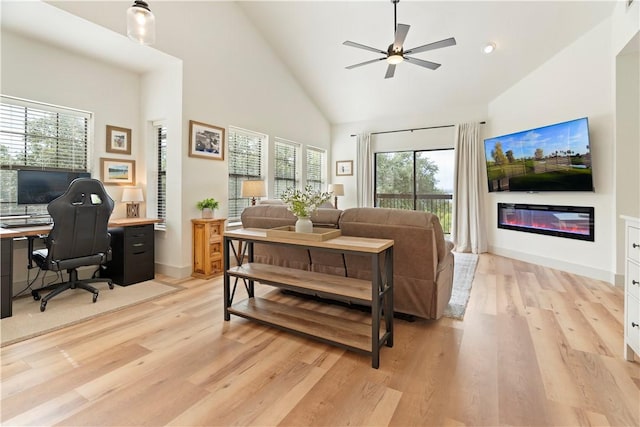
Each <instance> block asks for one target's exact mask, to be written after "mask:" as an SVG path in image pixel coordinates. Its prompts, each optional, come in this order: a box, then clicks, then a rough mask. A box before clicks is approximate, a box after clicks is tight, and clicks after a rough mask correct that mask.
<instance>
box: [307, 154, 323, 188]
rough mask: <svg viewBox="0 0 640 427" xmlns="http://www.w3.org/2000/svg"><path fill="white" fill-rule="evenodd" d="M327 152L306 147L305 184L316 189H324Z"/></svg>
mask: <svg viewBox="0 0 640 427" xmlns="http://www.w3.org/2000/svg"><path fill="white" fill-rule="evenodd" d="M326 165H327V152H326V151H325V150H321V149H319V148H313V147H307V185H310V186H311V187H313V189H314V190H317V191H326V185H325V184H326V182H327V177H326V170H327V166H326Z"/></svg>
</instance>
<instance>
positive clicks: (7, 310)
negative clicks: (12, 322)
mask: <svg viewBox="0 0 640 427" xmlns="http://www.w3.org/2000/svg"><path fill="white" fill-rule="evenodd" d="M0 242H1V244H2V253H1V255H0V276H2V277H0V280H1V281H0V305H1V306H2V307H1V308H0V317H2V318H4V317H11V298H13V274H12V271H13V240H11V239H2V240H0Z"/></svg>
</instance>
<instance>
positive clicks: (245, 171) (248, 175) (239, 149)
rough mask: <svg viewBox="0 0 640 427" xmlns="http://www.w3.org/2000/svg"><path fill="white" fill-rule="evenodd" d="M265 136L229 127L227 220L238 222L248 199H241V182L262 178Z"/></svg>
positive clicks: (247, 204)
mask: <svg viewBox="0 0 640 427" xmlns="http://www.w3.org/2000/svg"><path fill="white" fill-rule="evenodd" d="M267 141H268V138H267V135H264V134H261V133H257V132H252V131H249V130H244V129H239V128H234V127H231V126H230V127H229V219H230V220H238V219H239V218H240V214H241V213H242V210H243V209H244V208H245V207H247V206H249V202H250V201H249V199H246V198H242V194H241V188H242V181H244V180H247V179H262V178H263V175H264V174H263V170H264V164H263V151H264V150H265V149H266V145H267Z"/></svg>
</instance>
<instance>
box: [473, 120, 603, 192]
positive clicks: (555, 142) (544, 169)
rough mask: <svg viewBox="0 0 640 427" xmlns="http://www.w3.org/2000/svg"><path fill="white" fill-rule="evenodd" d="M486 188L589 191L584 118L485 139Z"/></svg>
mask: <svg viewBox="0 0 640 427" xmlns="http://www.w3.org/2000/svg"><path fill="white" fill-rule="evenodd" d="M484 148H485V159H486V162H487V178H488V184H489V191H530V192H535V191H593V178H592V174H591V152H590V148H589V123H588V120H587V118H586V117H585V118H581V119H576V120H571V121H568V122H563V123H557V124H554V125H549V126H545V127H540V128H536V129H530V130H526V131H522V132H517V133H513V134H510V135H503V136H497V137H495V138H489V139H485V141H484Z"/></svg>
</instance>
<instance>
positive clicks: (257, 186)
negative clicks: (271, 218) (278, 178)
mask: <svg viewBox="0 0 640 427" xmlns="http://www.w3.org/2000/svg"><path fill="white" fill-rule="evenodd" d="M240 192H241V193H242V194H241V195H242V197H251V206H254V205H255V204H256V197H264V196H266V195H267V191H266V188H265V186H264V181H262V180H250V181H242V187H241V189H240Z"/></svg>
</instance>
